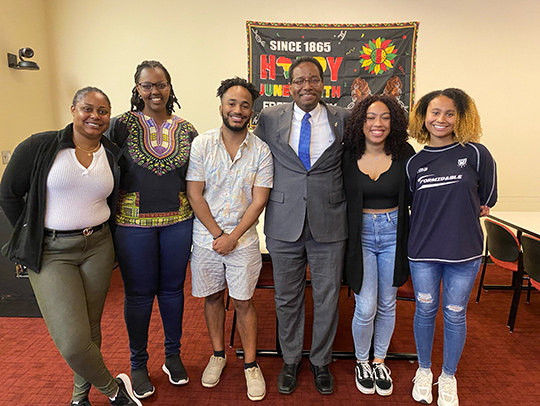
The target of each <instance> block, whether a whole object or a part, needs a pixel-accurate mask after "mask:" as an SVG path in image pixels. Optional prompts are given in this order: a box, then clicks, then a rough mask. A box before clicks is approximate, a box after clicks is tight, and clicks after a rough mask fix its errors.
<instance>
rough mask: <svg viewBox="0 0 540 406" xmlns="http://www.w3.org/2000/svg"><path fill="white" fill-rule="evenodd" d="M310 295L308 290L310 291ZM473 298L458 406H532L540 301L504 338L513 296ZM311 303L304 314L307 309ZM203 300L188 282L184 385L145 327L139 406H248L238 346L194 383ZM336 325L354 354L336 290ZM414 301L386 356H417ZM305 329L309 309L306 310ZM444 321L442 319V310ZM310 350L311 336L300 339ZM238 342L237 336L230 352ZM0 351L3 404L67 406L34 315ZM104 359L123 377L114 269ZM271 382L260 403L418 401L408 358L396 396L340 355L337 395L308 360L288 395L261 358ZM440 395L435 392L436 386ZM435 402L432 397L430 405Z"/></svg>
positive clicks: (501, 278) (264, 304)
mask: <svg viewBox="0 0 540 406" xmlns="http://www.w3.org/2000/svg"><path fill="white" fill-rule="evenodd" d="M488 272H489V273H488V276H487V283H494V282H496V283H506V282H507V281H509V280H510V275H509V273H508V272H506V271H502V270H499V269H497V268H495V267H494V266H490V271H488ZM306 292H307V293H308V294H310V293H311V292H310V291H309V289H308V290H307V291H306ZM474 296H475V295H474V294H473V295H472V298H471V301H470V305H469V312H468V320H469V330H468V331H469V333H468V334H469V335H468V339H467V343H466V345H465V351H464V354H463V357H462V361H461V363H460V366H459V370H458V374H457V378H458V388H459V394H460V404H461V406H473V405H475V406H476V405H509V404H512V405H523V406H526V405H531V406H532V405H537V404H538V403H539V400H538V399H539V397H538V393H540V351H539V350H538V348H539V346H538V341H539V338H540V295H539V294H538V292H535V293H533V294H532V299H531V304H526V303H525V294H524V295H523V297H522V301H521V304H520V309H519V313H518V317H517V322H516V328H515V330H514V333H513V334H510V333H509V332H508V328H507V327H506V319H507V317H508V311H509V308H510V300H511V292H509V291H490V292H483V293H482V298H481V301H480V303H479V304H476V303H475V302H474ZM255 300H256V305H257V309H258V313H259V348H272V347H273V346H274V344H275V316H274V310H273V291H272V290H257V292H256V295H255ZM310 303H311V302H310V301H309V300H308V309H309V306H310ZM202 306H203V301H202V300H200V299H195V298H193V297H192V296H191V287H190V278H189V277H188V280H187V282H186V306H185V313H184V336H183V339H182V344H183V345H182V359H183V361H184V365H185V366H186V369H187V370H188V373H189V376H190V379H191V380H190V382H189V383H188V384H187V385H186V386H182V387H175V386H173V385H171V384H169V382H168V379H167V376H166V375H165V374H164V373H163V372H162V371H161V365H162V363H163V360H164V356H163V332H162V330H161V324H160V319H159V313H158V309H157V306H156V307H155V310H154V316H153V319H152V323H151V328H150V330H151V336H150V343H149V352H150V357H151V358H150V361H149V364H148V367H149V370H150V373H151V376H152V381H153V383H154V385H155V386H156V388H157V389H156V394H155V395H154V396H152V397H150V398H148V399H145V400H143V404H144V405H154V406H156V405H160V406H169V405H216V404H220V405H249V404H251V403H252V402H250V401H249V400H248V398H247V396H246V389H245V381H244V376H243V370H242V360H240V359H238V358H237V357H236V355H235V351H234V349H230V348H227V356H228V365H227V367H226V369H225V371H224V374H223V376H222V379H221V382H220V383H219V384H218V385H217V386H216V387H215V388H212V389H207V388H203V387H202V385H201V384H200V377H201V373H202V371H203V369H204V367H205V366H206V363H207V360H208V357H209V356H210V354H211V347H210V343H209V340H208V335H207V332H206V325H205V322H204V315H203V311H202ZM340 306H341V307H340V312H341V313H340V324H339V328H338V336H337V338H336V342H335V346H334V349H335V350H341V351H349V350H351V349H352V338H351V333H350V319H351V317H352V309H353V299H352V298H348V297H347V290H346V289H345V288H343V289H342V297H341V304H340ZM413 312H414V303H412V302H404V301H400V302H398V322H397V326H396V331H395V333H394V337H393V342H392V345H391V348H390V350H391V351H400V352H410V351H414V339H413V333H412V315H413ZM307 313H308V314H307V318H308V321H307V323H306V324H307V325H308V326H311V322H310V321H309V318H310V315H311V312H310V311H308V312H307ZM439 317H440V314H439ZM441 321H442V320H441V319H439V322H438V326H437V332H436V337H435V346H434V350H433V372H434V375H435V376H438V374H439V373H440V368H441V363H442V322H441ZM231 322H232V311H229V312H228V313H227V321H226V326H227V328H226V337H227V338H228V335H229V334H230V328H231ZM305 338H306V347H309V340H310V334H306V337H305ZM239 345H240V340H239V338H238V336H237V337H236V341H235V346H239ZM0 354H1V359H2V360H3V362H4V364H3V365H2V371H1V372H0V377H1V378H0V405H2V406H4V405H5V406H7V405H23V406H30V405H38V406H42V405H66V406H67V405H69V400H70V395H71V390H72V386H71V382H72V381H71V379H72V378H71V372H70V369H69V368H68V367H67V366H66V364H65V363H64V361H63V360H62V358H61V357H60V355H59V353H58V352H57V350H56V348H55V347H54V345H53V343H52V341H51V339H50V337H49V335H48V333H47V330H46V327H45V325H44V323H43V320H42V319H40V318H14V317H9V318H6V317H3V318H0ZM103 354H104V357H105V362H106V364H107V365H108V367H109V368H110V370H111V372H112V373H113V374H117V373H120V372H127V373H129V351H128V345H127V335H126V331H125V325H124V321H123V290H122V280H121V277H120V274H119V271H118V270H115V272H114V276H113V281H112V285H111V290H110V293H109V297H108V300H107V304H106V308H105V312H104V316H103ZM258 362H259V364H260V365H261V368H262V371H263V373H264V376H265V378H266V382H267V395H266V398H265V399H264V400H263V402H264V403H266V404H275V405H294V406H303V405H306V406H307V405H310V406H311V405H312V404H315V403H317V404H320V405H347V406H349V405H351V404H352V402H358V403H363V402H369V404H373V405H414V404H416V402H414V401H413V400H412V398H411V395H410V392H411V388H412V382H411V379H412V378H413V376H414V373H415V370H416V364H415V363H410V362H408V361H400V360H396V361H388V366H389V367H390V368H391V370H392V378H393V380H394V394H393V395H392V396H389V397H387V398H383V397H380V396H378V395H362V394H361V393H360V392H359V391H358V390H357V389H356V387H355V384H354V360H350V359H337V360H336V361H335V362H333V363H332V365H331V370H332V373H333V375H334V377H335V391H334V394H333V395H331V396H322V395H320V394H319V393H318V392H316V390H315V388H314V387H313V379H312V374H311V372H310V371H309V361H308V360H307V359H304V360H303V370H302V372H301V374H300V378H299V385H298V389H297V390H296V391H295V392H294V393H293V394H292V395H289V396H284V395H280V394H279V393H278V392H277V387H276V381H277V375H278V373H279V371H280V369H281V365H282V361H281V359H279V358H276V357H260V358H259V359H258ZM434 395H435V397H436V387H434ZM90 400H91V402H92V405H93V406H104V405H108V401H107V399H106V398H105V397H104V396H103V395H101V394H100V393H98V392H97V391H95V389H93V390H92V392H91V395H90ZM434 404H436V400H435V401H434Z"/></svg>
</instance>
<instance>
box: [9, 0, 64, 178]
mask: <svg viewBox="0 0 540 406" xmlns="http://www.w3.org/2000/svg"><path fill="white" fill-rule="evenodd" d="M47 33H48V30H47V23H46V11H45V2H44V1H43V0H2V3H1V5H0V61H1V62H2V63H0V91H1V92H2V97H1V102H0V122H1V123H2V125H1V126H0V150H2V151H3V150H9V151H12V150H13V149H14V148H15V147H16V146H17V144H18V143H19V142H20V141H21V140H23V139H24V138H26V137H27V136H28V135H29V134H32V133H34V132H37V131H44V130H48V129H52V128H55V127H56V126H57V121H58V120H55V118H54V114H56V111H57V110H56V104H57V102H56V101H54V100H53V98H52V97H51V89H52V76H51V71H52V66H51V62H52V60H51V58H50V45H51V42H50V40H49V39H48V37H47V35H48V34H47ZM23 47H31V48H33V49H34V51H35V56H34V58H33V60H35V61H37V62H38V64H39V65H40V66H41V70H39V71H19V70H14V69H10V68H8V66H7V53H8V52H9V53H11V54H16V55H18V54H19V49H20V48H23ZM68 108H69V106H68ZM4 168H5V165H3V164H2V163H1V160H0V174H1V173H3V172H4Z"/></svg>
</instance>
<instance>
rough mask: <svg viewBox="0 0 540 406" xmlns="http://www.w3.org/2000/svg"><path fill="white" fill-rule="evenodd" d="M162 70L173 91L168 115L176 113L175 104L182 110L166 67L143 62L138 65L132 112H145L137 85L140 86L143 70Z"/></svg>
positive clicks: (170, 96)
mask: <svg viewBox="0 0 540 406" xmlns="http://www.w3.org/2000/svg"><path fill="white" fill-rule="evenodd" d="M157 68H159V69H161V70H162V71H163V73H165V77H166V78H167V82H169V86H170V89H171V91H170V92H169V100H167V105H166V108H167V114H168V115H171V114H172V113H173V112H174V104H175V103H176V105H177V106H178V108H179V109H180V108H182V107H181V106H180V103H178V99H177V98H176V95H175V94H174V90H173V86H172V82H171V75H170V74H169V71H168V70H167V69H166V68H165V66H163V65H162V63H161V62H159V61H142V62H141V63H140V64H139V65H137V70H136V71H135V75H134V79H135V86H134V87H133V90H131V111H143V110H144V101H143V99H142V98H141V96H140V95H139V92H138V91H137V85H138V84H139V79H140V77H141V72H142V71H143V69H157Z"/></svg>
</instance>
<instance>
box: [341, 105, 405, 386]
mask: <svg viewBox="0 0 540 406" xmlns="http://www.w3.org/2000/svg"><path fill="white" fill-rule="evenodd" d="M407 137H408V136H407V119H406V117H405V112H404V110H403V109H402V108H401V106H400V105H399V104H398V102H397V101H396V100H395V99H394V98H391V97H388V96H378V95H377V96H369V97H367V98H365V99H364V100H362V102H361V103H360V104H358V105H357V106H356V108H355V109H354V110H353V112H352V114H351V118H350V119H349V122H348V124H347V128H346V130H345V141H344V142H345V152H344V154H343V178H344V186H345V192H346V195H347V215H348V226H349V239H348V242H347V252H346V255H345V271H344V272H345V273H344V279H345V281H346V282H347V284H348V285H349V286H350V287H351V289H352V290H353V291H354V296H355V312H354V317H353V322H352V331H353V338H354V343H355V353H356V359H357V362H356V368H355V375H356V386H357V388H358V390H360V392H362V393H364V394H373V393H375V392H377V393H378V394H379V395H381V396H388V395H390V394H392V391H393V386H392V379H391V378H390V369H389V368H388V367H387V366H386V365H385V364H384V359H385V357H386V352H387V350H388V346H389V344H390V339H391V338H392V333H393V331H394V325H395V311H396V310H395V309H396V294H397V289H398V287H399V286H401V285H403V284H404V283H405V282H406V281H407V278H408V276H409V266H408V261H407V251H406V248H407V235H408V228H409V211H408V192H407V178H406V176H405V163H406V162H407V159H408V158H409V157H410V156H412V155H413V154H414V149H413V148H412V147H411V146H410V145H409V144H408V143H407V141H406V140H407ZM372 342H373V347H374V359H373V365H372V366H371V365H370V364H369V350H370V347H371V344H372Z"/></svg>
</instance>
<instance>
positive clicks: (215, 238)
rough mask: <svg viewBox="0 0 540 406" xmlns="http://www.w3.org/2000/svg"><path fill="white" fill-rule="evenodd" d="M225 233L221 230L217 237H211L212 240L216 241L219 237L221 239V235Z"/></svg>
mask: <svg viewBox="0 0 540 406" xmlns="http://www.w3.org/2000/svg"><path fill="white" fill-rule="evenodd" d="M224 233H225V231H223V230H221V233H220V234H219V235H218V236H217V237H213V238H214V240H217V239H218V238H219V237H221V236H222V235H223V234H224Z"/></svg>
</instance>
